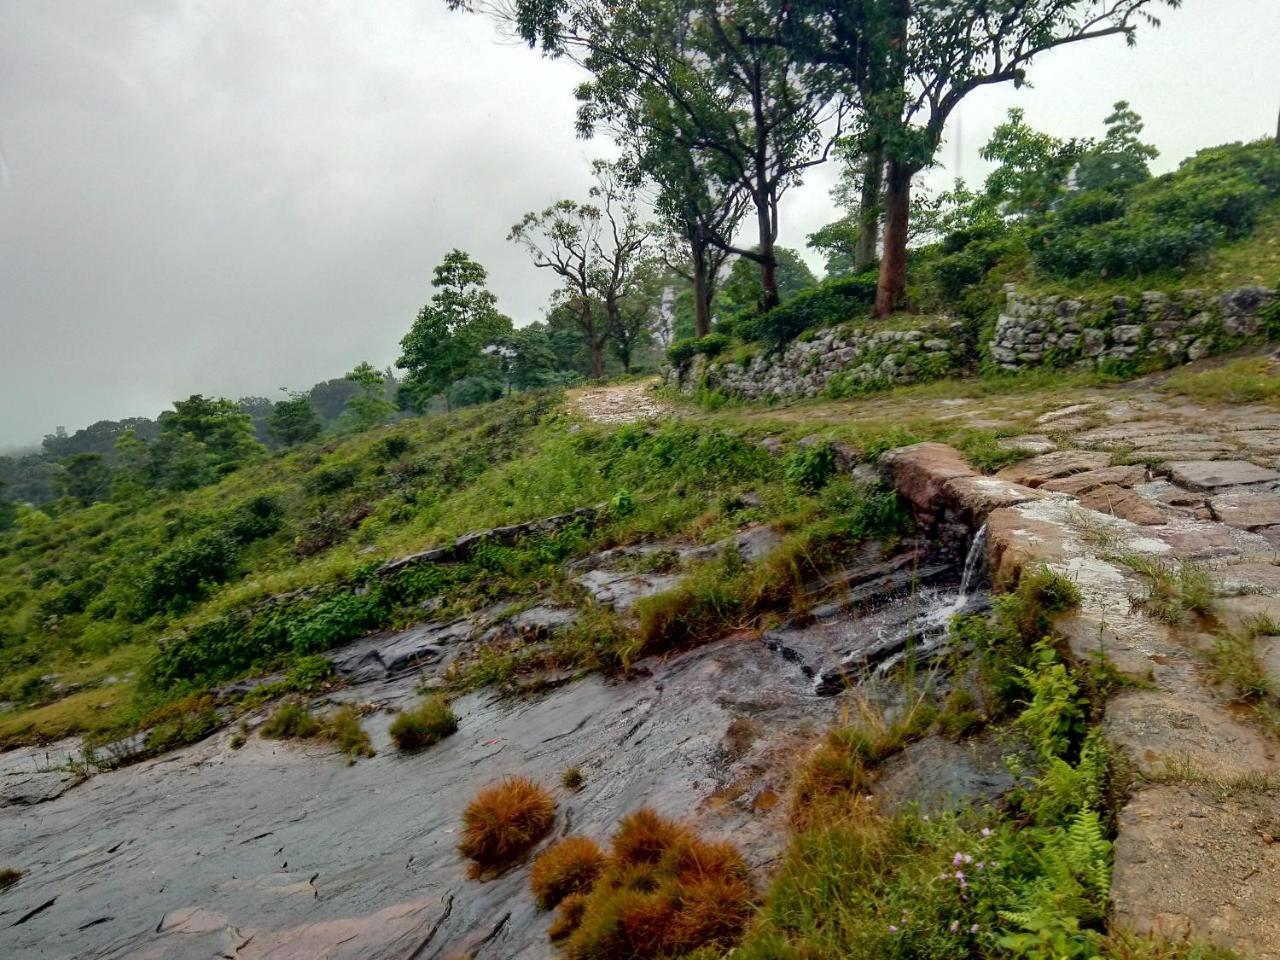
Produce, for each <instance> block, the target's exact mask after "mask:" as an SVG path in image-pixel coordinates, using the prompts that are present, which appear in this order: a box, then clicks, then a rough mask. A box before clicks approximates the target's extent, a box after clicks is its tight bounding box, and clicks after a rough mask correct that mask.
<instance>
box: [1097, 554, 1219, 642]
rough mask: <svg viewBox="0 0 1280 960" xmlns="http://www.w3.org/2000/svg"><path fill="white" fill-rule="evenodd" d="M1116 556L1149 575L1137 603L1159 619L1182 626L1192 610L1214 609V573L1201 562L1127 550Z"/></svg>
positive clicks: (1137, 570) (1136, 569)
mask: <svg viewBox="0 0 1280 960" xmlns="http://www.w3.org/2000/svg"><path fill="white" fill-rule="evenodd" d="M1116 559H1118V560H1119V561H1120V562H1121V563H1123V564H1124V565H1125V566H1127V567H1129V568H1130V569H1131V570H1133V571H1134V572H1136V573H1139V574H1141V575H1142V576H1144V577H1146V578H1147V581H1148V582H1149V584H1150V587H1149V589H1148V591H1147V595H1146V596H1145V597H1140V598H1137V599H1136V600H1135V603H1136V604H1137V605H1138V606H1141V607H1142V608H1143V609H1144V610H1146V611H1147V613H1149V614H1150V615H1151V616H1153V617H1155V618H1156V619H1157V620H1162V621H1164V622H1165V623H1168V624H1172V625H1174V626H1178V625H1181V624H1184V623H1186V622H1187V619H1188V615H1189V614H1192V613H1198V614H1207V613H1210V612H1211V611H1212V610H1213V598H1214V585H1213V577H1212V576H1211V575H1210V574H1209V571H1208V570H1206V569H1205V568H1204V567H1202V566H1200V565H1199V564H1196V563H1190V562H1185V561H1179V562H1172V563H1171V562H1167V561H1164V560H1161V559H1158V558H1154V557H1150V556H1147V555H1145V554H1140V553H1125V554H1122V555H1121V556H1119V557H1117V558H1116Z"/></svg>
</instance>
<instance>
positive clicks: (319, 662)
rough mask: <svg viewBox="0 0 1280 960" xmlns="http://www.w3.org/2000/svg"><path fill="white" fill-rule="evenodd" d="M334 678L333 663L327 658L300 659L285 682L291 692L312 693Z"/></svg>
mask: <svg viewBox="0 0 1280 960" xmlns="http://www.w3.org/2000/svg"><path fill="white" fill-rule="evenodd" d="M332 676H333V662H332V661H331V660H328V659H326V658H325V657H317V656H309V657H299V658H298V659H297V660H296V661H295V662H294V664H293V667H291V668H290V670H289V672H288V673H287V674H285V678H284V682H285V686H287V687H288V688H289V689H290V690H297V691H299V692H300V693H310V692H311V691H313V690H316V689H319V688H320V687H321V686H323V685H324V683H325V681H327V680H328V679H329V678H330V677H332Z"/></svg>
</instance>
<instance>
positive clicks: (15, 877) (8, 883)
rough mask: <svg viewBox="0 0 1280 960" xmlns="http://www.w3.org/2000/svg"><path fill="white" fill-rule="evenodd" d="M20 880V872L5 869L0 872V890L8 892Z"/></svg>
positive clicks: (8, 868) (10, 868)
mask: <svg viewBox="0 0 1280 960" xmlns="http://www.w3.org/2000/svg"><path fill="white" fill-rule="evenodd" d="M21 879H22V871H21V870H17V869H15V868H13V867H5V868H4V869H3V870H0V890H8V889H9V888H10V887H12V886H13V885H14V884H15V883H17V882H18V881H19V880H21Z"/></svg>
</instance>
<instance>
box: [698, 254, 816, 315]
mask: <svg viewBox="0 0 1280 960" xmlns="http://www.w3.org/2000/svg"><path fill="white" fill-rule="evenodd" d="M777 256H778V292H779V294H781V296H782V299H783V300H786V299H787V298H788V297H791V296H793V295H794V294H797V293H799V292H800V291H801V290H804V289H806V288H807V287H812V286H815V285H816V284H817V282H818V278H817V277H815V276H814V275H813V271H812V270H810V269H809V265H808V264H807V263H805V262H804V260H802V259H801V258H800V254H799V253H797V252H796V251H795V250H791V249H789V248H787V247H779V248H778V250H777ZM763 295H764V294H763V291H762V290H761V288H760V274H759V272H758V271H757V270H754V269H752V264H751V262H750V261H749V260H744V259H742V258H741V257H739V258H738V259H736V260H734V261H733V266H732V267H730V268H729V277H728V279H726V280H725V281H724V283H723V284H722V285H721V289H720V296H719V299H718V300H717V302H716V313H717V315H718V316H720V317H732V316H736V315H737V314H739V313H743V312H744V311H747V310H759V309H760V305H761V302H762V299H763Z"/></svg>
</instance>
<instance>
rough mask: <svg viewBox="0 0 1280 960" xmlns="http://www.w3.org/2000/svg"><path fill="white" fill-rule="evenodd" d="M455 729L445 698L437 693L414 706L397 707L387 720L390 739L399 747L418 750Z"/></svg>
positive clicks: (455, 719) (436, 741)
mask: <svg viewBox="0 0 1280 960" xmlns="http://www.w3.org/2000/svg"><path fill="white" fill-rule="evenodd" d="M457 729H458V718H457V716H456V715H455V714H454V712H453V710H452V709H450V707H449V701H447V700H446V699H445V698H444V697H443V696H440V695H439V694H437V695H435V696H432V697H427V698H426V699H424V700H423V701H422V702H421V703H419V704H418V705H417V706H415V707H411V708H409V709H408V710H401V711H400V712H399V713H397V714H396V717H395V719H394V720H392V721H391V731H390V732H391V739H392V740H393V741H395V745H396V746H397V747H399V748H400V749H401V750H421V749H422V748H423V747H429V746H431V745H432V744H435V743H439V742H440V741H441V740H443V739H444V738H445V737H447V736H449V735H450V734H451V733H453V732H454V731H456V730H457Z"/></svg>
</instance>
